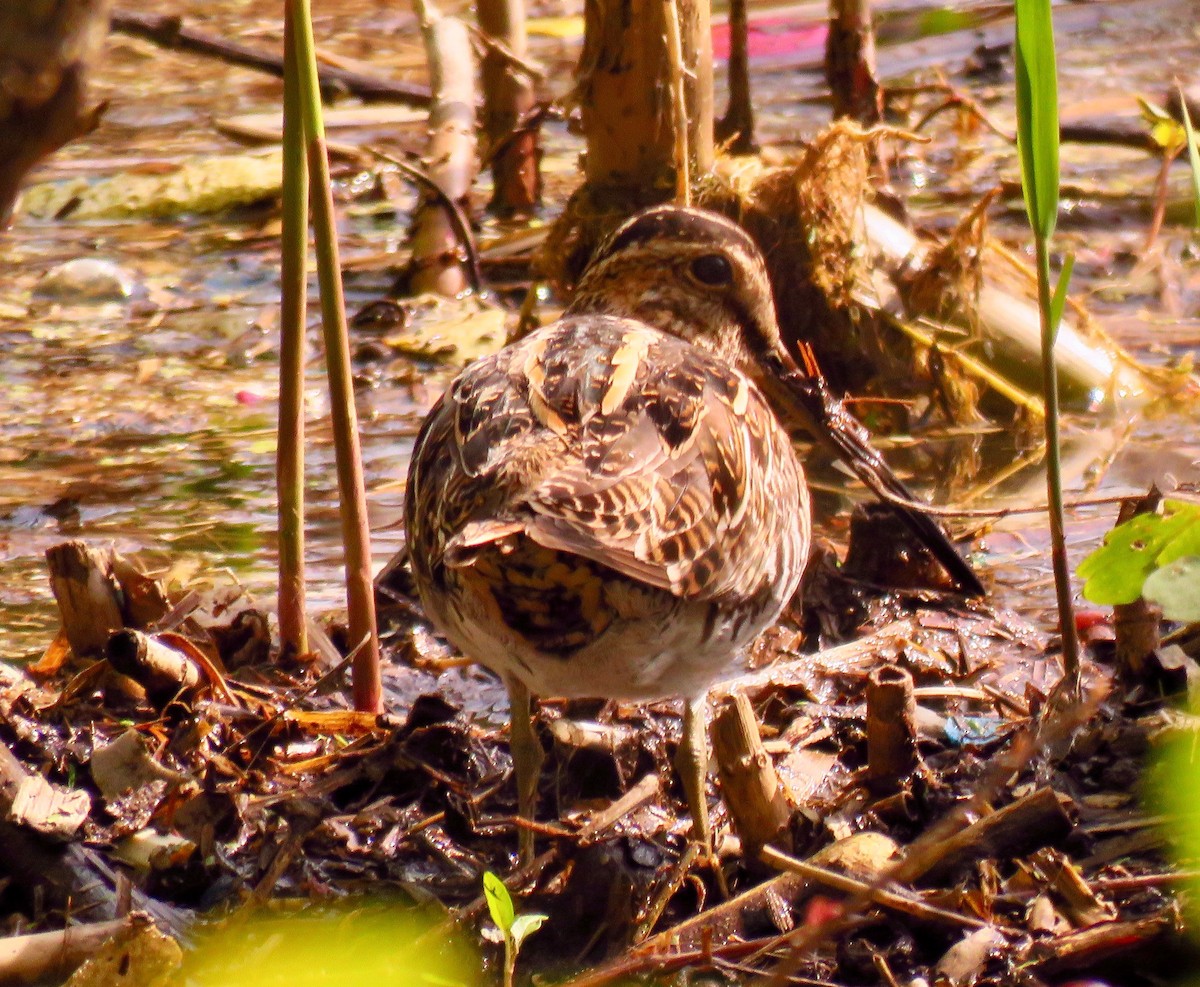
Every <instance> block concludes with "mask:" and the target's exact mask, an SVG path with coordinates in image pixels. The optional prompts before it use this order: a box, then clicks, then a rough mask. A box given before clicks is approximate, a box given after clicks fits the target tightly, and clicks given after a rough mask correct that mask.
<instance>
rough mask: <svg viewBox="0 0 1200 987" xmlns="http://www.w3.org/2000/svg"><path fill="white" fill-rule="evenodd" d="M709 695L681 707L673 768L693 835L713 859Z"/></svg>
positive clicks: (694, 699)
mask: <svg viewBox="0 0 1200 987" xmlns="http://www.w3.org/2000/svg"><path fill="white" fill-rule="evenodd" d="M707 713H708V697H707V696H706V695H702V696H700V697H699V698H692V699H688V700H686V701H685V702H684V707H683V737H682V739H681V740H680V742H679V750H678V752H677V753H676V755H675V770H676V771H678V772H679V778H680V780H681V781H682V782H683V791H684V794H685V795H686V796H687V803H688V810H689V811H690V812H691V814H692V836H693V837H694V838H695V840H696V842H697V843H699V844H700V845H701V847H702V848H703V850H704V852H705V854H706V855H707V859H708V860H709V861H711V860H712V856H713V845H712V831H711V830H710V829H709V825H708V798H707V797H706V796H705V794H704V779H705V776H706V775H707V774H708V722H707V720H708V716H707Z"/></svg>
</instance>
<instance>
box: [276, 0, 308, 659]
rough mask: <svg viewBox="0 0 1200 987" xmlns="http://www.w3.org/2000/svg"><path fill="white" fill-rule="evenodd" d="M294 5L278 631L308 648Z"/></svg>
mask: <svg viewBox="0 0 1200 987" xmlns="http://www.w3.org/2000/svg"><path fill="white" fill-rule="evenodd" d="M293 13H294V11H293V8H292V6H291V5H290V4H289V5H288V6H287V8H286V9H285V11H284V46H283V232H282V235H281V241H282V250H281V259H280V315H279V324H280V343H279V440H278V447H277V450H276V457H275V483H276V491H277V496H278V498H279V637H280V640H281V642H282V644H283V648H284V650H285V651H289V650H290V651H292V652H294V653H299V654H303V653H304V652H306V651H308V626H307V625H308V620H307V613H306V611H305V605H304V323H305V316H306V313H307V309H308V305H307V302H308V162H307V160H306V158H305V156H304V121H303V120H302V119H301V115H300V76H299V73H298V67H297V65H296V39H295V30H294V28H293V25H292V15H293Z"/></svg>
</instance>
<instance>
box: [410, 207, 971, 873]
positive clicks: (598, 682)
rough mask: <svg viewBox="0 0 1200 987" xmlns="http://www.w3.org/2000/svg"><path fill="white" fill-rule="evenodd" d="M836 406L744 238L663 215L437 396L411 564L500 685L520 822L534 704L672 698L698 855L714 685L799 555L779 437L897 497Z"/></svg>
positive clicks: (719, 223) (429, 596)
mask: <svg viewBox="0 0 1200 987" xmlns="http://www.w3.org/2000/svg"><path fill="white" fill-rule="evenodd" d="M830 409H833V410H832V411H831V410H830ZM839 414H842V413H841V412H840V411H839V410H838V406H837V405H836V404H834V403H832V402H830V401H829V399H828V397H827V395H825V394H824V392H823V391H822V390H821V389H820V388H819V387H816V386H815V384H814V382H813V380H812V379H811V378H810V377H809V376H808V375H805V374H803V373H802V372H801V371H800V370H799V368H798V367H797V366H796V364H795V362H794V361H793V360H792V358H791V357H790V356H789V355H788V353H787V352H786V350H785V349H784V347H783V344H782V343H781V341H780V337H779V329H778V326H777V324H776V319H775V309H774V304H773V302H772V296H771V288H770V284H769V282H768V280H767V275H766V271H765V267H764V264H763V260H762V257H761V255H760V254H759V251H758V250H757V248H756V247H755V245H754V243H753V241H751V239H750V238H749V237H748V236H747V235H746V234H745V233H744V232H743V231H742V230H741V229H740V228H739V227H737V226H736V225H734V224H733V223H731V222H729V221H728V220H726V219H724V218H722V217H720V216H717V215H714V214H710V213H705V212H701V211H699V210H694V209H681V208H675V207H661V208H656V209H651V210H649V211H647V212H643V213H641V214H639V215H637V216H635V217H634V218H633V219H631V220H629V221H628V222H626V223H625V224H624V225H623V226H622V227H621V228H620V229H619V230H618V231H617V232H616V233H615V234H614V235H613V236H612V237H611V238H610V239H609V240H608V242H607V243H606V244H605V245H604V246H602V247H601V248H600V250H599V252H598V253H597V254H596V256H595V257H594V258H593V259H592V261H591V264H590V266H589V267H588V269H587V271H586V272H585V274H584V276H583V278H582V280H581V282H580V285H579V288H578V292H577V294H576V296H575V299H574V301H573V303H572V304H571V306H570V308H569V309H568V310H567V313H566V314H565V315H564V316H563V317H562V318H561V319H560V320H559V321H557V322H555V323H554V324H553V325H550V326H547V327H545V328H543V329H539V330H536V331H535V332H533V333H531V334H530V335H528V336H526V337H525V338H523V339H521V340H519V341H517V342H515V343H513V344H511V345H509V346H507V347H505V348H504V349H503V350H501V351H500V352H499V353H497V354H495V355H494V356H489V357H486V358H484V359H482V360H478V361H476V362H475V363H473V364H471V365H470V366H469V367H467V368H466V369H465V370H464V371H463V372H462V373H461V374H460V375H459V376H458V378H457V379H456V380H455V381H454V382H453V383H452V384H451V385H450V388H449V389H448V390H447V392H446V394H445V395H444V396H443V397H442V398H441V400H440V401H439V402H438V403H437V405H436V406H435V407H434V408H433V410H432V411H431V412H430V414H429V417H428V419H427V420H426V422H425V425H424V427H423V428H422V430H421V433H420V435H419V436H418V438H417V443H416V447H415V448H414V450H413V455H412V465H411V467H410V471H409V478H408V501H407V512H406V513H407V524H408V551H409V553H410V557H411V559H412V566H413V572H414V575H415V578H416V584H417V587H418V589H419V592H420V596H421V601H422V603H423V604H424V606H425V609H426V611H427V612H428V614H429V616H430V617H431V618H432V619H433V621H434V622H435V623H436V624H437V625H438V627H439V628H440V629H441V630H442V631H443V632H444V633H445V634H446V636H447V637H448V638H449V639H450V641H451V642H452V643H453V644H454V645H456V646H457V647H458V648H459V649H461V650H462V652H463V653H464V654H466V655H468V656H470V657H472V658H474V659H476V660H477V661H480V662H483V663H484V664H485V665H487V666H489V667H490V668H492V669H493V670H495V671H496V672H498V673H499V674H500V675H501V677H502V678H503V679H504V682H505V684H506V685H507V687H508V691H509V695H510V698H511V701H512V734H511V736H512V752H513V762H514V766H515V772H516V776H517V790H518V804H519V811H520V813H521V815H522V816H524V817H526V818H531V817H532V815H533V809H534V804H535V798H536V790H537V778H538V773H539V766H540V762H541V749H540V747H539V745H538V743H537V740H536V738H535V736H534V733H533V729H532V722H531V709H530V699H531V693H533V694H541V695H551V696H560V697H602V698H612V699H624V700H642V699H657V698H661V697H666V696H681V697H683V699H684V700H685V702H686V706H685V716H684V732H683V742H682V744H681V745H680V749H679V760H678V762H677V766H678V768H679V770H680V773H681V776H682V780H683V782H684V788H685V790H686V792H687V797H688V803H689V808H690V809H691V812H692V823H693V828H694V833H695V835H696V836H697V837H698V838H699V839H700V840H701V841H703V842H704V843H705V844H708V842H709V828H708V813H707V802H706V800H705V794H704V774H705V767H706V765H707V743H706V740H705V726H704V724H705V716H704V698H705V693H706V690H707V688H708V686H709V684H710V683H711V682H712V681H713V679H714V678H715V677H716V676H717V675H718V674H719V673H720V672H721V671H722V669H724V668H725V667H726V666H727V665H728V664H729V662H730V661H731V659H733V658H734V657H735V656H736V655H737V654H738V653H739V652H740V651H742V649H744V648H745V647H746V646H747V645H748V644H750V642H751V641H753V640H754V638H755V637H756V636H757V635H758V634H759V632H760V631H762V630H763V629H764V628H765V627H767V626H768V625H770V624H771V623H772V622H773V621H775V620H776V618H777V617H778V616H779V614H780V611H781V610H782V609H783V607H784V605H785V604H786V603H787V602H788V600H789V598H790V597H791V596H792V594H793V593H794V592H795V590H796V587H797V585H798V583H799V582H800V576H801V573H802V572H803V570H804V565H805V562H806V559H807V556H808V548H809V525H810V522H809V502H808V490H807V487H806V486H805V482H804V473H803V470H802V469H801V466H800V463H799V462H798V461H797V458H796V455H795V452H794V451H793V447H792V443H791V441H790V439H789V436H788V432H787V431H786V430H785V428H784V425H783V424H781V422H787V423H789V424H790V423H791V422H792V421H794V420H795V419H797V418H802V419H807V420H812V419H814V418H815V419H819V420H821V422H823V423H824V425H825V426H826V427H829V426H832V427H833V428H834V429H835V433H836V434H835V435H834V436H833V438H832V441H833V443H834V444H835V445H841V446H849V455H850V458H852V459H855V460H856V461H858V462H857V466H858V468H859V469H860V470H862V471H864V474H869V475H870V476H871V477H873V478H874V480H875V481H876V482H875V483H872V486H876V483H878V482H882V483H883V485H884V486H885V487H899V490H901V491H903V487H902V486H900V485H899V484H898V481H895V480H894V478H892V477H891V475H890V474H889V473H887V472H886V467H884V466H883V465H882V463H881V462H880V461H879V460H878V459H877V457H875V458H872V457H873V456H874V454H873V453H871V452H870V450H869V448H867V447H866V446H865V445H863V443H862V437H861V434H860V433H859V432H857V431H856V430H855V429H854V427H853V426H852V425H851V424H848V422H849V420H848V419H847V421H846V422H842V421H840V420H839V419H838V415H839ZM821 422H818V424H821ZM827 438H828V437H827ZM859 446H862V448H861V449H860V448H859ZM880 471H882V472H883V475H884V480H883V481H879V476H878V474H879V473H880ZM906 493H907V492H905V494H906ZM919 523H920V522H918V524H919ZM925 523H926V524H928V525H929V526H930V527H931V528H932V530H933V531H934V532H936V535H929V537H931V538H934V539H935V540H936V539H937V538H940V539H941V541H942V542H943V546H942V549H943V551H948V552H949V553H950V555H953V557H954V560H956V561H957V563H958V565H959V566H960V567H961V568H962V569H964V570H965V571H966V572H967V573H968V574H969V573H970V570H969V569H968V568H967V567H966V566H965V564H964V563H963V562H962V560H961V559H960V558H959V557H958V556H957V554H955V552H954V549H953V548H952V547H951V546H949V544H948V543H946V542H945V536H944V535H943V534H942V533H941V530H940V529H939V528H938V527H937V526H936V525H934V524H932V522H929V521H928V519H925ZM926 534H928V533H926ZM951 565H953V563H951ZM970 578H971V579H973V578H974V577H973V576H971V577H970ZM531 848H532V841H531V837H530V834H529V833H528V831H527V830H523V831H522V852H523V856H527V855H528V852H529V850H531Z"/></svg>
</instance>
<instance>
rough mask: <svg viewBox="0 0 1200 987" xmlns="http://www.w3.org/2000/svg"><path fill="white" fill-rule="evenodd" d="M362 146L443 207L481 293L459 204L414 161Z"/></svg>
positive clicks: (478, 272) (473, 250)
mask: <svg viewBox="0 0 1200 987" xmlns="http://www.w3.org/2000/svg"><path fill="white" fill-rule="evenodd" d="M366 150H367V152H368V153H370V154H373V155H374V156H375V157H377V158H378V159H379V160H381V161H386V162H387V163H388V164H391V165H395V166H396V167H397V168H399V169H400V170H401V171H402V172H404V174H405V175H406V176H407V177H409V178H411V179H412V180H413V181H414V182H416V183H417V184H419V185H420V186H421V187H422V188H424V189H427V190H428V191H429V192H430V194H432V195H433V197H434V198H435V199H436V200H437V203H438V205H440V206H442V208H444V209H445V210H446V212H447V214H448V215H449V216H450V223H451V225H452V226H453V227H454V235H455V236H456V237H458V242H459V246H460V247H462V249H463V253H464V254H466V257H465V258H464V260H465V261H466V264H467V271H468V273H469V274H470V279H471V288H472V290H473V291H474V292H475V293H476V294H482V292H483V268H482V267H481V266H480V264H479V250H478V248H477V247H476V246H475V236H474V234H473V233H472V232H471V223H470V220H468V219H467V215H466V213H464V212H463V210H462V206H460V205H459V204H458V203H457V202H455V201H454V199H452V198H451V197H450V195H449V193H448V192H447V191H446V190H445V189H444V188H442V187H441V186H440V185H439V184H438V183H437V182H436V181H434V180H433V179H432V178H430V177H429V176H428V175H427V174H425V172H423V171H422V170H421V169H420V168H418V167H416V166H415V165H411V164H409V163H408V162H407V161H404V160H403V159H401V158H397V157H396V156H395V155H392V154H388V153H387V151H384V150H382V149H380V148H378V147H368V148H367V149H366Z"/></svg>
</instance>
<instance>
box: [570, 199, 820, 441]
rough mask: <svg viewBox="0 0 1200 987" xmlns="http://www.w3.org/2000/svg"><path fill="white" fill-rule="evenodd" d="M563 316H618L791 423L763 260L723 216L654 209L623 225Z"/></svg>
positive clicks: (785, 369)
mask: <svg viewBox="0 0 1200 987" xmlns="http://www.w3.org/2000/svg"><path fill="white" fill-rule="evenodd" d="M568 312H569V313H570V314H573V315H579V314H584V313H589V312H595V313H602V314H606V315H618V316H624V317H626V318H632V319H637V320H638V321H639V322H644V323H646V324H648V325H652V326H654V327H656V328H658V329H661V330H663V331H664V332H668V333H670V334H671V335H673V336H679V337H680V338H682V339H686V340H687V341H688V342H690V343H692V344H693V345H695V346H697V347H699V348H700V349H703V350H706V351H708V352H709V353H712V354H713V355H715V356H717V357H719V358H720V359H722V360H724V361H725V362H726V363H728V364H730V365H731V366H734V367H737V368H738V369H739V370H741V371H743V372H744V373H746V374H747V375H748V376H749V377H750V378H751V379H752V380H754V381H755V383H757V384H758V385H759V387H760V388H762V389H763V390H764V391H765V392H766V394H767V396H768V399H769V400H771V403H772V404H774V405H775V406H776V414H778V415H779V416H780V417H781V418H782V419H784V420H785V421H789V420H794V419H795V418H796V417H797V415H796V409H795V408H793V407H790V406H791V405H793V404H794V401H793V400H791V399H790V398H789V395H788V394H787V393H786V392H787V391H788V390H789V388H787V387H786V386H784V381H785V380H786V379H789V378H792V377H793V376H794V375H796V374H799V373H800V371H799V369H798V368H797V366H796V363H795V361H794V360H793V359H792V357H791V355H790V354H789V353H788V352H787V350H786V348H785V347H784V345H783V341H782V339H781V337H780V334H779V323H778V321H777V319H776V316H775V300H774V296H773V295H772V292H771V282H770V279H769V278H768V276H767V267H766V262H765V261H764V260H763V255H762V253H761V251H760V250H759V249H758V247H757V245H756V244H755V243H754V241H753V240H752V239H751V238H750V237H749V235H748V234H747V233H746V232H745V230H743V229H742V228H741V227H740V226H738V225H737V224H736V223H734V222H732V221H731V220H729V219H726V218H725V217H724V216H721V215H719V214H717V213H712V212H707V211H705V210H702V209H690V208H683V207H680V206H656V207H654V208H652V209H647V210H645V211H644V212H640V213H638V214H637V215H635V216H633V217H632V218H631V219H629V220H626V222H625V223H623V224H622V225H621V226H620V227H618V228H617V230H616V231H615V232H614V233H613V234H612V235H611V236H610V237H609V238H608V240H606V241H605V242H604V243H603V244H602V245H601V246H600V248H599V249H598V250H597V251H596V253H595V255H593V257H592V259H591V261H590V262H589V263H588V266H587V268H586V270H585V271H584V272H583V276H582V278H580V280H579V285H578V287H577V289H576V293H575V295H574V298H573V299H572V301H571V305H570V308H569V309H568ZM799 417H800V418H801V420H805V416H804V415H800V416H799Z"/></svg>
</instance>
